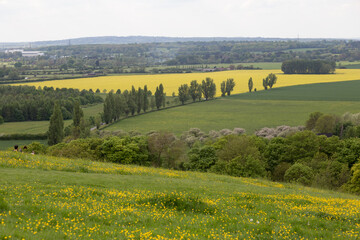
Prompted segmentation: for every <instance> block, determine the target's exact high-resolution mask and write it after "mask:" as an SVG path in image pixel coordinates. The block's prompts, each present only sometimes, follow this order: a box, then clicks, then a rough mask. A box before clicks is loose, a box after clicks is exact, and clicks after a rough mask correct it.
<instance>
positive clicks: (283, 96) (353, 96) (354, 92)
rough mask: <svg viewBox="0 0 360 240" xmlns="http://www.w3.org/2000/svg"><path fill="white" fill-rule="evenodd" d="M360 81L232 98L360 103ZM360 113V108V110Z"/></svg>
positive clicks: (271, 90) (308, 86)
mask: <svg viewBox="0 0 360 240" xmlns="http://www.w3.org/2000/svg"><path fill="white" fill-rule="evenodd" d="M359 89H360V80H355V81H344V82H333V83H316V84H307V85H298V86H291V87H282V88H276V85H275V88H273V89H270V90H268V91H258V92H252V93H244V94H238V95H234V96H231V97H232V98H236V99H247V100H285V101H288V100H291V101H293V100H296V101H360V94H359ZM359 111H360V108H359Z"/></svg>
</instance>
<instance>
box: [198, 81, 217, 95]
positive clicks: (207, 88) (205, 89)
mask: <svg viewBox="0 0 360 240" xmlns="http://www.w3.org/2000/svg"><path fill="white" fill-rule="evenodd" d="M201 92H202V95H203V96H204V98H205V99H206V100H208V99H212V98H214V97H215V95H216V85H215V83H214V80H213V79H212V78H208V77H207V78H206V79H205V80H203V81H202V83H201Z"/></svg>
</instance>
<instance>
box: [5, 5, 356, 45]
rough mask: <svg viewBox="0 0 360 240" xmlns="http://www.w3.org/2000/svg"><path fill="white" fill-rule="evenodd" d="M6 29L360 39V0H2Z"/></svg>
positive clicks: (49, 34)
mask: <svg viewBox="0 0 360 240" xmlns="http://www.w3.org/2000/svg"><path fill="white" fill-rule="evenodd" d="M0 30H1V34H0V42H14V41H16V42H20V41H26V42H28V41H38V40H60V39H67V38H77V37H91V36H134V35H136V36H139V35H143V36H170V37H284V38H285V37H286V38H287V37H289V38H297V37H298V35H299V37H300V38H359V39H360V0H0Z"/></svg>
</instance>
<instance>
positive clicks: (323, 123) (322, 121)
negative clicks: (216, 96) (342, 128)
mask: <svg viewBox="0 0 360 240" xmlns="http://www.w3.org/2000/svg"><path fill="white" fill-rule="evenodd" d="M335 126H336V118H335V116H334V115H329V114H326V115H321V116H320V117H319V118H318V120H317V121H316V124H315V131H317V132H318V133H333V132H334V131H335Z"/></svg>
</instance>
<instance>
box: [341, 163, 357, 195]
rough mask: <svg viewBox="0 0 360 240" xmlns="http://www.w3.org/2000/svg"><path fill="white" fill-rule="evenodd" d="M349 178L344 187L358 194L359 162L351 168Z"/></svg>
mask: <svg viewBox="0 0 360 240" xmlns="http://www.w3.org/2000/svg"><path fill="white" fill-rule="evenodd" d="M351 173H352V174H351V175H352V176H351V179H350V181H349V182H348V183H347V184H346V185H344V188H345V189H346V190H348V191H349V192H351V193H355V194H360V163H357V164H355V165H354V166H353V167H352V168H351Z"/></svg>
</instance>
